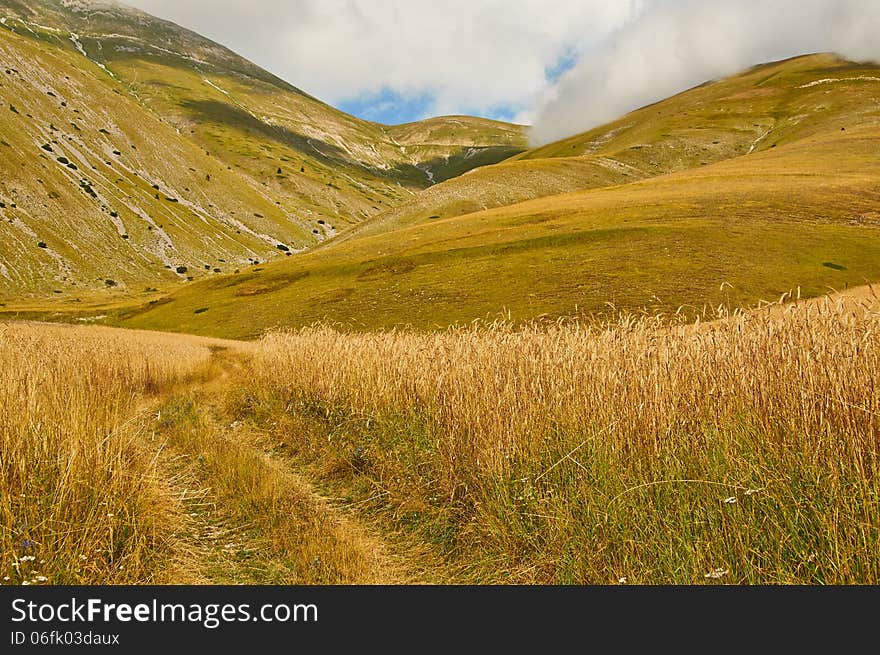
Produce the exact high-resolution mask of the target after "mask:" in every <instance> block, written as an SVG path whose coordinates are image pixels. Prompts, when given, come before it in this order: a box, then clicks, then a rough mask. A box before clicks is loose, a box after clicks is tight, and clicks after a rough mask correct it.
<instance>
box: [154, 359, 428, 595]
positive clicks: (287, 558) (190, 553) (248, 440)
mask: <svg viewBox="0 0 880 655" xmlns="http://www.w3.org/2000/svg"><path fill="white" fill-rule="evenodd" d="M213 352H214V362H213V365H212V370H211V375H210V377H209V378H208V379H207V380H206V381H203V382H199V383H196V384H195V385H193V386H192V387H190V388H183V389H181V390H180V391H178V392H175V393H173V394H172V395H171V396H170V397H168V398H165V399H163V400H162V402H161V403H160V406H159V407H158V408H157V409H156V410H155V415H154V417H153V421H154V423H155V435H154V438H156V439H161V440H163V441H164V442H165V444H166V447H165V448H164V450H163V454H162V456H161V460H160V462H161V467H162V469H163V471H164V473H165V477H166V478H167V480H168V484H169V485H170V486H171V487H172V489H173V492H174V495H175V496H176V497H177V498H178V499H179V503H180V507H181V509H182V512H181V514H182V517H181V519H182V522H181V523H182V529H181V530H180V531H179V532H178V534H177V535H176V538H177V540H178V548H177V551H178V556H177V558H176V560H175V562H174V563H173V564H172V566H171V567H170V568H169V571H168V574H167V577H168V578H169V581H171V582H175V583H193V584H405V583H418V582H424V581H426V576H425V575H424V573H423V571H424V566H423V565H422V564H416V563H415V562H413V561H412V557H411V556H412V553H410V552H406V550H405V549H402V548H400V546H399V544H396V543H390V542H389V541H387V540H386V539H384V538H383V537H382V536H381V535H380V532H379V530H378V529H376V528H375V527H373V526H370V525H366V524H365V523H364V522H362V521H361V520H359V519H358V518H357V517H355V516H354V515H353V514H352V513H351V512H349V511H346V510H345V509H343V508H342V507H341V505H340V503H338V502H337V501H335V500H334V499H332V498H328V497H326V496H325V495H323V494H322V493H321V492H320V491H319V490H318V488H317V487H316V485H315V484H313V483H312V482H311V481H310V480H309V479H307V477H306V476H305V475H304V474H303V473H302V472H300V471H299V470H298V469H297V467H296V465H295V462H294V461H293V460H292V459H291V458H289V457H288V456H285V455H283V454H279V453H278V452H276V451H275V450H274V449H273V444H272V441H271V435H269V434H268V433H267V431H265V430H261V429H260V428H259V427H258V426H253V425H243V424H242V423H241V422H239V421H235V420H232V419H231V417H230V415H229V413H228V408H227V407H226V406H225V399H226V396H227V394H228V393H229V392H230V389H231V388H233V387H234V386H235V385H236V383H237V380H239V379H241V378H240V377H239V376H241V375H244V374H245V370H244V367H245V362H246V358H247V356H248V355H247V351H246V347H245V348H243V349H239V348H214V349H213ZM413 552H415V551H413Z"/></svg>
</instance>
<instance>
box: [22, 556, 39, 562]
mask: <svg viewBox="0 0 880 655" xmlns="http://www.w3.org/2000/svg"><path fill="white" fill-rule="evenodd" d="M35 559H37V558H36V557H34V556H33V555H22V558H21V561H22V562H33V561H34V560H35Z"/></svg>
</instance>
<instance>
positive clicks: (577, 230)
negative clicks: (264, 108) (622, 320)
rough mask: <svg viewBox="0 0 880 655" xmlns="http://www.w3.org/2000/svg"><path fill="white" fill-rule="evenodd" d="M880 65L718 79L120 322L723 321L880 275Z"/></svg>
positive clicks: (246, 329)
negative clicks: (642, 316) (609, 316)
mask: <svg viewBox="0 0 880 655" xmlns="http://www.w3.org/2000/svg"><path fill="white" fill-rule="evenodd" d="M878 90H880V67H878V66H877V65H873V64H859V63H854V62H847V61H842V60H841V59H839V58H837V57H835V56H833V55H812V56H805V57H798V58H795V59H791V60H788V61H783V62H776V63H772V64H767V65H765V66H760V67H757V68H754V69H752V70H749V71H746V72H744V73H743V74H741V75H737V76H734V77H731V78H729V79H725V80H720V81H715V82H710V83H707V84H705V85H702V86H701V87H698V88H696V89H692V90H690V91H688V92H685V93H683V94H680V95H678V96H675V97H673V98H670V99H668V100H665V101H663V102H660V103H657V104H655V105H652V106H650V107H646V108H643V109H641V110H639V111H636V112H633V113H632V114H630V115H628V116H625V117H623V118H621V119H620V120H618V121H615V122H613V123H612V124H610V125H606V126H602V127H599V128H596V129H595V130H592V131H591V132H588V133H586V134H582V135H578V136H576V137H573V138H571V139H567V140H564V141H561V142H559V143H555V144H550V145H548V146H544V147H542V148H539V149H536V150H530V151H528V152H525V153H523V154H521V155H519V156H518V157H515V158H514V159H512V160H508V161H505V162H503V163H501V164H498V165H494V166H487V167H484V168H480V169H478V170H475V171H472V172H470V173H467V174H465V175H462V176H461V177H459V178H456V179H453V180H450V181H448V182H445V183H442V184H438V185H436V186H434V187H431V188H430V189H428V190H426V191H424V192H422V193H420V194H419V195H417V196H415V197H414V198H413V199H412V200H410V201H409V202H406V203H404V204H402V205H400V206H398V207H396V208H394V209H391V210H389V211H387V212H384V213H382V214H379V215H377V216H375V217H373V218H371V219H370V220H368V221H365V222H364V223H362V225H361V226H359V227H357V228H355V229H353V230H352V231H350V232H349V233H347V234H346V235H342V236H341V237H339V238H337V239H334V240H332V241H329V242H327V243H326V244H323V245H322V246H321V247H319V248H316V249H314V250H313V251H311V252H309V253H305V254H303V255H300V256H297V257H293V258H289V259H286V260H283V261H281V262H278V263H277V264H272V265H269V266H265V267H262V266H260V267H250V268H249V269H247V270H243V271H242V272H241V273H240V274H238V275H232V276H224V277H221V278H218V279H216V280H209V281H206V282H203V283H199V284H195V285H190V286H187V287H184V288H181V289H180V290H178V291H176V292H174V293H172V294H170V295H167V296H165V297H163V298H161V299H158V300H156V301H154V302H153V303H152V304H149V305H142V306H140V307H133V308H126V309H124V310H120V311H117V312H115V313H112V316H111V320H112V321H114V322H117V323H120V324H123V325H127V326H132V327H146V328H173V329H180V330H184V331H189V332H199V333H205V334H217V335H221V334H222V335H228V336H253V335H255V334H258V333H260V332H261V331H263V330H265V329H267V328H271V327H273V326H278V325H282V326H301V325H307V324H310V323H312V322H315V321H330V322H333V323H335V324H339V325H342V326H347V327H349V328H354V329H367V328H377V327H392V326H397V325H412V326H415V327H420V328H426V329H431V328H437V327H443V326H446V325H449V324H452V323H457V322H468V321H471V320H473V319H474V318H479V317H489V318H493V317H497V316H499V315H503V316H505V317H509V318H512V319H514V320H527V319H531V318H535V317H540V316H543V317H548V318H555V317H561V316H595V315H596V314H597V313H602V312H614V311H617V310H620V309H624V310H632V311H641V310H642V309H646V310H648V311H652V312H653V311H662V312H667V313H672V312H675V311H677V310H680V311H683V312H685V313H687V314H689V315H691V316H693V315H694V314H701V313H702V314H703V315H708V316H712V315H714V311H715V309H714V308H715V307H716V306H717V305H718V304H719V303H727V304H730V305H732V306H743V305H753V304H756V303H758V302H759V301H762V300H766V301H776V300H778V299H779V298H780V296H782V294H785V293H788V292H793V293H798V291H799V292H800V294H801V295H802V296H803V297H808V296H815V295H818V294H821V293H825V292H827V291H828V290H829V289H830V288H837V289H840V288H843V287H845V286H847V285H860V284H864V283H866V282H871V281H876V280H878V279H880V160H878V158H877V156H876V153H877V152H878V146H880V105H878V104H877V97H878Z"/></svg>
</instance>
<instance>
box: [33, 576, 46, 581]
mask: <svg viewBox="0 0 880 655" xmlns="http://www.w3.org/2000/svg"><path fill="white" fill-rule="evenodd" d="M34 580H36V581H37V582H48V581H49V578H47V577H46V576H45V575H38V576H36V577H34Z"/></svg>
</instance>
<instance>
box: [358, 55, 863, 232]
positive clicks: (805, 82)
mask: <svg viewBox="0 0 880 655" xmlns="http://www.w3.org/2000/svg"><path fill="white" fill-rule="evenodd" d="M838 79H843V80H844V81H843V82H833V81H828V80H838ZM878 79H880V68H878V66H876V65H874V64H858V63H853V62H847V61H842V60H841V59H839V58H838V57H836V56H834V55H829V54H819V55H812V56H805V57H797V58H794V59H790V60H786V61H781V62H775V63H772V64H766V65H763V66H757V67H755V68H753V69H751V70H749V71H746V72H745V73H743V74H741V75H736V76H734V77H731V78H729V79H724V80H720V81H717V82H712V83H707V84H704V85H701V86H699V87H697V88H694V89H691V90H690V91H687V92H685V93H682V94H679V95H677V96H674V97H672V98H669V99H667V100H664V101H661V102H658V103H656V104H654V105H650V106H648V107H644V108H642V109H639V110H637V111H635V112H632V113H631V114H628V115H626V116H623V117H621V118H620V119H618V120H616V121H614V122H612V123H609V124H607V125H602V126H600V127H597V128H595V129H593V130H591V131H589V132H586V133H583V134H578V135H575V136H573V137H571V138H569V139H565V140H562V141H559V142H556V143H552V144H549V145H546V146H543V147H540V148H535V149H532V150H529V151H527V152H525V153H522V154H520V155H518V156H515V157H512V158H510V159H508V160H506V161H505V162H503V163H502V164H499V165H497V166H492V167H487V168H481V169H479V170H475V171H472V172H470V173H468V174H467V175H464V176H462V177H460V178H457V179H454V180H451V181H449V182H447V183H445V184H440V185H437V186H435V187H432V188H431V189H429V190H428V191H427V192H425V193H422V194H420V195H419V196H418V197H416V198H414V199H413V200H411V201H410V202H408V203H405V204H404V205H402V206H399V207H396V208H392V209H390V210H388V211H387V212H384V213H382V214H380V215H378V216H376V217H375V218H374V219H372V220H370V221H367V222H365V223H364V224H362V225H361V226H359V228H358V231H357V232H358V234H378V233H381V232H384V231H388V230H391V229H395V228H398V227H402V226H406V225H413V224H417V223H422V222H425V221H427V220H436V218H448V217H451V216H459V215H462V214H466V213H469V212H472V211H476V210H480V209H490V208H493V207H500V206H503V205H509V204H513V203H516V202H522V201H524V200H530V199H533V198H538V197H543V196H549V195H554V194H558V193H564V192H569V191H577V190H584V189H593V188H601V187H606V186H609V185H612V184H627V183H629V182H632V181H635V180H640V179H647V178H651V177H655V176H658V175H664V174H668V173H674V172H678V171H683V170H689V169H692V168H696V167H699V166H705V165H707V164H711V163H714V162H718V161H724V160H726V159H730V158H733V157H739V156H742V155H746V154H749V153H753V152H761V151H763V150H768V149H772V148H775V147H777V146H780V145H784V144H787V143H792V142H794V141H797V140H799V139H803V138H806V137H809V136H812V135H815V134H821V133H824V132H827V131H833V130H839V129H840V128H841V127H844V128H845V127H847V126H852V125H859V124H862V123H864V122H865V121H871V120H876V117H877V116H878V110H877V101H876V98H877V88H878Z"/></svg>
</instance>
